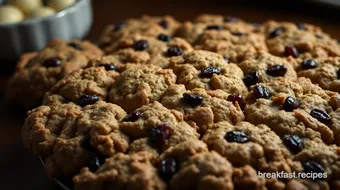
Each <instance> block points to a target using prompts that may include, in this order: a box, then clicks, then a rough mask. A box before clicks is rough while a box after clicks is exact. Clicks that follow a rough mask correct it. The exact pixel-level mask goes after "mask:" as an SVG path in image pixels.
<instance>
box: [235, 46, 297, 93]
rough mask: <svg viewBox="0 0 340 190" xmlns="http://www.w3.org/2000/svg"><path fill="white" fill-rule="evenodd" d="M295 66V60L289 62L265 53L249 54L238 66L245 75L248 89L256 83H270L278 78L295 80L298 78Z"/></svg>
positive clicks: (244, 79)
mask: <svg viewBox="0 0 340 190" xmlns="http://www.w3.org/2000/svg"><path fill="white" fill-rule="evenodd" d="M294 65H296V62H295V60H293V59H291V60H289V61H287V60H285V59H282V58H280V57H276V56H273V55H271V54H269V53H267V52H265V51H260V52H257V53H249V54H247V55H246V56H245V58H244V60H243V61H242V62H241V63H240V64H238V66H239V67H240V68H241V69H242V71H243V73H244V75H245V77H244V78H243V81H244V83H245V84H246V85H247V86H248V87H250V86H252V85H255V84H256V83H261V82H270V81H272V80H274V79H275V78H278V77H282V78H288V79H293V80H294V79H296V78H297V74H296V72H295V70H294Z"/></svg>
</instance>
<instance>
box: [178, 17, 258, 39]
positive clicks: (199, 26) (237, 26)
mask: <svg viewBox="0 0 340 190" xmlns="http://www.w3.org/2000/svg"><path fill="white" fill-rule="evenodd" d="M207 29H208V30H209V29H210V30H214V29H217V30H218V29H223V30H228V31H231V32H240V33H249V32H253V31H255V30H256V27H255V26H254V25H252V24H249V23H246V22H245V21H243V20H241V19H239V18H236V17H231V16H226V17H224V16H222V15H213V14H202V15H199V16H197V17H196V18H195V19H194V21H193V22H185V23H184V24H183V25H182V26H181V27H180V28H179V29H178V31H177V33H176V34H177V36H180V37H183V38H184V39H186V40H188V41H189V42H190V43H192V44H194V43H195V42H196V41H197V39H198V38H199V36H200V35H201V34H202V33H204V31H205V30H207Z"/></svg>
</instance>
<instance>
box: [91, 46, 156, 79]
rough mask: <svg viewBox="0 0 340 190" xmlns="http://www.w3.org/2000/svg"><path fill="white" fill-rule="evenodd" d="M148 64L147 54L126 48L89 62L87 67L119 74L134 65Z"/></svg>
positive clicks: (148, 56)
mask: <svg viewBox="0 0 340 190" xmlns="http://www.w3.org/2000/svg"><path fill="white" fill-rule="evenodd" d="M149 63H150V55H149V53H147V52H144V51H135V50H133V49H131V48H127V49H121V50H118V51H116V52H115V53H113V54H110V55H106V56H103V57H100V58H97V59H93V60H90V61H89V63H88V65H87V67H104V68H105V69H106V70H115V71H117V72H119V73H121V72H123V71H125V70H126V69H128V68H131V67H134V66H136V65H144V64H149Z"/></svg>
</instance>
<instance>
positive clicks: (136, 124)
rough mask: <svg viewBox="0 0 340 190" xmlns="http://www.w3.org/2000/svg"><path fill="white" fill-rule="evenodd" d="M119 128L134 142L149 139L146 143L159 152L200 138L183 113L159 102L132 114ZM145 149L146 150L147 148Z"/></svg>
mask: <svg viewBox="0 0 340 190" xmlns="http://www.w3.org/2000/svg"><path fill="white" fill-rule="evenodd" d="M119 127H120V130H121V131H122V132H123V133H124V134H126V135H128V136H129V137H130V139H131V140H132V141H134V140H138V139H143V138H147V139H148V140H147V141H145V142H147V144H148V146H149V147H153V148H154V149H156V150H158V151H159V152H162V151H164V150H166V149H167V148H169V147H171V146H174V145H176V144H178V143H180V142H182V141H185V140H190V139H198V138H199V134H198V133H197V132H196V129H195V128H193V127H191V126H190V125H189V124H188V123H186V122H185V121H183V116H182V114H181V113H179V112H178V111H175V110H169V109H167V108H165V107H164V106H162V105H161V104H160V103H159V102H153V103H150V104H148V105H145V106H142V107H141V108H138V109H136V110H134V111H133V112H130V113H129V114H128V115H127V116H126V117H125V118H124V119H123V120H122V121H121V123H120V124H119ZM132 143H133V142H132ZM142 148H143V147H142ZM143 149H144V150H145V147H144V148H143ZM149 150H150V149H149ZM135 151H136V150H135ZM151 152H152V151H151Z"/></svg>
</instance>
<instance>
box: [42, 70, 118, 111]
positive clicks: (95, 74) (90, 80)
mask: <svg viewBox="0 0 340 190" xmlns="http://www.w3.org/2000/svg"><path fill="white" fill-rule="evenodd" d="M106 69H107V68H105V67H90V68H87V69H79V70H76V71H74V72H72V73H71V74H69V75H67V76H66V77H65V78H63V79H62V80H60V81H59V82H58V83H57V84H55V85H54V86H53V87H52V88H51V90H50V91H49V92H47V93H46V95H45V97H44V100H43V104H44V105H51V104H61V103H67V102H74V103H76V104H79V105H81V104H83V103H84V102H86V101H91V99H92V100H99V99H101V100H104V101H107V100H108V94H109V91H110V88H111V86H112V84H113V82H114V81H115V78H117V77H118V76H119V73H117V72H116V71H115V70H106Z"/></svg>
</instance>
